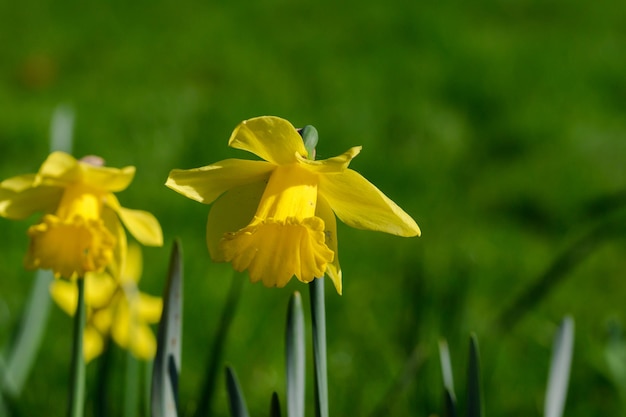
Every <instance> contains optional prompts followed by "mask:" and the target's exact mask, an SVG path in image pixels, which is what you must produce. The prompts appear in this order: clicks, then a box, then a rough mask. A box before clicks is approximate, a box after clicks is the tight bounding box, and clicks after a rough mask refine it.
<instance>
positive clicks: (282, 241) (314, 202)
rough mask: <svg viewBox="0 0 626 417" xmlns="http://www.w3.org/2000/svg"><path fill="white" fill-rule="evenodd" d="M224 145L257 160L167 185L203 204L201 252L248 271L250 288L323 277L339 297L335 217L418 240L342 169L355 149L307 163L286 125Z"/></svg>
mask: <svg viewBox="0 0 626 417" xmlns="http://www.w3.org/2000/svg"><path fill="white" fill-rule="evenodd" d="M228 145H229V146H231V147H233V148H236V149H242V150H245V151H248V152H252V153H253V154H255V155H257V156H259V157H260V158H262V159H264V161H250V160H241V159H226V160H223V161H220V162H216V163H214V164H212V165H208V166H205V167H202V168H196V169H190V170H179V169H175V170H172V171H171V172H170V175H169V178H168V179H167V182H166V185H167V186H168V187H170V188H171V189H173V190H175V191H177V192H178V193H180V194H182V195H184V196H186V197H188V198H191V199H193V200H196V201H199V202H201V203H205V204H211V203H213V205H212V207H211V210H210V212H209V217H208V221H207V245H208V248H209V253H210V255H211V258H212V259H213V260H214V261H216V262H230V263H232V265H233V267H234V268H235V269H236V270H237V271H240V272H241V271H244V270H248V273H249V275H250V279H251V281H252V282H257V281H262V282H263V283H264V284H265V285H266V286H268V287H273V286H276V287H283V286H285V285H286V284H287V282H289V280H290V279H291V278H292V277H293V276H294V275H295V276H296V277H297V278H298V279H299V280H300V281H302V282H311V281H312V280H313V279H314V278H315V277H322V276H324V273H326V274H327V275H328V276H329V277H330V278H331V280H332V281H333V283H334V284H335V288H336V289H337V292H338V293H340V294H341V288H342V283H341V268H340V267H339V258H338V256H337V225H336V220H335V215H337V217H339V219H340V220H341V221H343V222H344V223H346V224H347V225H349V226H352V227H355V228H359V229H368V230H377V231H382V232H386V233H391V234H394V235H398V236H418V235H419V234H420V229H419V227H418V226H417V224H416V223H415V221H414V220H413V219H412V218H411V217H410V216H409V215H408V214H406V213H405V212H404V211H403V210H402V209H401V208H400V207H398V206H397V205H396V204H395V203H394V202H393V201H391V200H390V199H389V198H387V196H385V195H384V194H383V193H382V192H381V191H380V190H378V188H376V187H375V186H374V185H373V184H371V183H370V182H369V181H367V180H366V179H365V178H364V177H362V176H361V175H360V174H359V173H357V172H355V171H353V170H351V169H348V165H349V164H350V161H351V160H352V159H353V158H354V157H355V156H357V155H358V154H359V152H360V151H361V147H360V146H357V147H353V148H351V149H349V150H348V151H347V152H345V153H344V154H342V155H339V156H336V157H334V158H329V159H326V160H320V161H313V160H310V159H309V158H308V156H309V155H308V153H307V150H306V148H305V147H304V143H303V141H302V138H301V137H300V135H299V134H298V131H297V130H296V129H295V128H294V127H293V126H292V125H291V123H289V122H288V121H287V120H284V119H281V118H278V117H273V116H264V117H257V118H253V119H249V120H246V121H244V122H242V123H241V124H239V126H237V127H236V128H235V130H234V132H233V133H232V135H231V137H230V140H229V142H228Z"/></svg>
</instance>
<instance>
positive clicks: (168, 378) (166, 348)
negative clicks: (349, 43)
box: [151, 241, 183, 417]
mask: <svg viewBox="0 0 626 417" xmlns="http://www.w3.org/2000/svg"><path fill="white" fill-rule="evenodd" d="M163 303H164V304H163V314H162V315H161V322H160V323H159V332H158V334H157V352H156V356H155V358H154V368H153V373H152V399H151V403H152V416H153V417H174V416H178V377H179V374H180V350H181V345H182V326H183V316H182V314H183V255H182V249H181V245H180V242H178V241H175V242H174V246H173V248H172V256H171V258H170V268H169V272H168V279H167V284H166V286H165V292H164V294H163Z"/></svg>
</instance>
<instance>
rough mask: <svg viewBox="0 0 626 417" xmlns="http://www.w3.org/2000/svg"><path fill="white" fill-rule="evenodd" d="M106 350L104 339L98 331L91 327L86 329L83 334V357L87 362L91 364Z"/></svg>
mask: <svg viewBox="0 0 626 417" xmlns="http://www.w3.org/2000/svg"><path fill="white" fill-rule="evenodd" d="M103 350H104V339H103V338H102V335H101V334H100V333H98V331H97V330H96V329H94V328H93V327H91V326H87V327H85V330H84V332H83V355H84V357H85V362H86V363H89V362H90V361H92V360H93V359H94V358H96V357H97V356H100V354H101V353H102V351H103Z"/></svg>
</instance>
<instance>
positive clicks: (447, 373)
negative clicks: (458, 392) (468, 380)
mask: <svg viewBox="0 0 626 417" xmlns="http://www.w3.org/2000/svg"><path fill="white" fill-rule="evenodd" d="M439 361H440V362H441V375H442V377H443V386H444V387H445V388H446V389H447V390H448V391H450V394H452V399H454V400H455V401H456V397H455V395H454V377H453V375H452V361H451V360H450V349H449V348H448V342H446V341H445V340H444V339H442V340H440V341H439Z"/></svg>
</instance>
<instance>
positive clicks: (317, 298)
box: [309, 278, 328, 417]
mask: <svg viewBox="0 0 626 417" xmlns="http://www.w3.org/2000/svg"><path fill="white" fill-rule="evenodd" d="M309 294H310V296H311V321H312V324H313V326H312V327H313V362H314V367H315V415H316V416H317V417H328V371H327V365H326V363H327V361H326V305H325V299H324V278H316V279H314V280H313V282H311V283H310V284H309Z"/></svg>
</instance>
